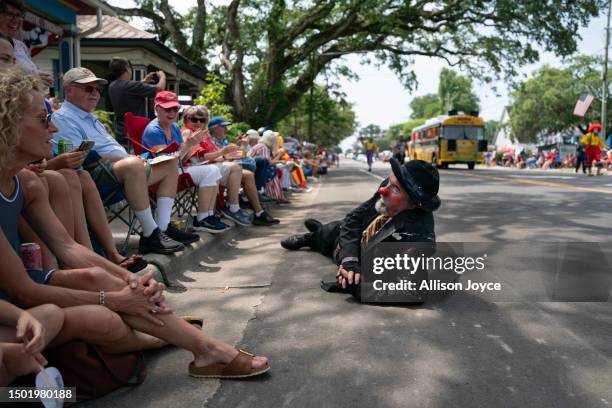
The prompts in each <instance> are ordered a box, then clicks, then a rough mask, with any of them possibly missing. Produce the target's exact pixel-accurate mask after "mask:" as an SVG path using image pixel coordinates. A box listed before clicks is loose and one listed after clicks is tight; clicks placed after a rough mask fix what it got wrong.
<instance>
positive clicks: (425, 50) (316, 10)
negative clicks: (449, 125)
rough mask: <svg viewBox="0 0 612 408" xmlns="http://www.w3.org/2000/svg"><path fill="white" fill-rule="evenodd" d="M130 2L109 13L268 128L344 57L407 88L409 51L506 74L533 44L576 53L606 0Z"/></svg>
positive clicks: (487, 76) (487, 74) (460, 103)
mask: <svg viewBox="0 0 612 408" xmlns="http://www.w3.org/2000/svg"><path fill="white" fill-rule="evenodd" d="M136 3H137V7H134V8H115V10H116V11H117V13H118V14H119V15H123V16H140V17H144V18H145V19H146V20H147V21H149V22H150V24H149V29H150V30H151V31H153V32H155V33H156V34H157V35H158V36H159V38H160V41H162V42H165V43H167V44H168V45H170V46H173V47H175V48H176V50H177V51H178V52H179V53H181V54H182V55H185V56H187V57H188V58H191V59H192V60H194V61H195V62H196V63H197V64H199V65H200V66H204V67H206V69H208V70H210V71H211V72H215V73H216V74H217V76H218V77H219V78H221V80H222V82H223V83H225V84H227V85H228V88H227V92H225V93H223V94H222V95H223V97H224V103H225V104H229V105H231V106H232V107H233V112H232V113H233V114H234V116H235V118H236V119H237V120H241V121H246V122H249V123H252V124H255V125H258V124H264V123H265V124H268V125H271V126H274V125H275V124H276V123H277V122H278V121H279V120H280V119H282V118H284V117H286V116H287V115H289V114H290V112H291V111H292V110H293V109H294V108H295V107H296V106H297V105H298V104H299V103H302V102H301V101H302V96H303V95H304V94H306V93H308V91H309V89H310V88H311V87H312V86H313V84H314V83H315V79H317V78H319V79H320V78H321V77H326V79H331V81H330V82H336V81H334V79H336V78H337V77H339V76H345V77H351V76H354V75H355V74H354V73H353V72H351V70H350V69H349V68H348V67H347V66H346V63H345V61H344V60H343V59H342V56H343V55H349V54H354V53H360V54H361V55H363V58H362V60H363V62H365V63H375V64H384V65H387V66H388V67H389V68H390V69H391V70H393V71H394V72H395V73H396V74H397V76H398V78H400V79H401V80H402V82H403V84H404V86H406V87H407V88H408V89H412V88H414V86H415V84H416V76H415V74H414V71H413V69H412V68H413V64H414V58H415V57H416V56H428V57H432V58H438V59H443V60H446V61H447V62H448V63H450V64H451V65H458V66H460V67H461V68H462V70H463V71H464V72H467V73H469V77H470V78H478V79H481V80H483V81H491V80H493V79H496V78H500V77H501V78H506V79H508V80H510V81H513V80H514V78H516V77H517V71H518V69H519V68H520V66H522V65H525V64H529V63H533V62H535V61H537V60H538V58H539V54H538V52H537V51H536V48H537V47H541V48H543V49H545V50H546V51H549V52H552V53H555V54H557V55H561V56H567V55H570V54H572V53H574V52H575V50H576V40H577V39H578V38H579V36H577V35H576V33H577V31H578V29H579V28H580V27H581V26H585V25H586V24H587V23H588V21H589V20H590V19H591V18H593V17H595V16H597V15H598V14H599V12H600V10H601V9H602V8H603V6H604V5H605V3H606V2H605V1H604V0H572V1H568V0H547V1H533V0H512V1H510V0H494V1H480V0H466V1H460V2H457V1H441V2H428V1H423V2H410V1H397V0H361V1H354V0H321V1H316V2H313V1H311V0H295V1H291V2H288V1H272V2H270V1H263V0H243V1H241V2H240V1H232V2H230V3H229V5H222V6H214V5H211V2H209V1H198V2H197V7H196V8H195V9H194V8H192V9H191V10H190V11H189V13H188V15H187V16H181V15H180V14H179V13H177V12H176V11H175V10H174V9H173V8H172V7H171V6H169V5H168V1H167V0H136ZM215 3H216V2H215ZM225 3H227V2H225ZM445 92H446V91H445ZM445 95H446V93H445ZM443 101H444V105H443V108H444V109H443V111H445V110H446V107H447V106H446V105H447V103H448V100H447V99H443ZM450 101H451V102H452V104H454V105H455V106H454V107H455V108H457V109H463V110H470V109H468V108H471V107H474V105H476V106H477V101H474V100H473V99H470V98H468V99H467V100H462V99H453V98H451V99H450ZM206 102H207V103H210V102H209V101H208V100H207V101H206ZM216 113H219V114H224V113H228V112H226V111H220V112H216Z"/></svg>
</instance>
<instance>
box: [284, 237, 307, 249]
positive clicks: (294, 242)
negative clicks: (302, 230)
mask: <svg viewBox="0 0 612 408" xmlns="http://www.w3.org/2000/svg"><path fill="white" fill-rule="evenodd" d="M310 235H311V234H298V235H292V236H290V237H287V238H285V239H283V240H282V241H281V243H280V244H281V246H282V247H283V248H285V249H289V250H291V251H297V250H298V249H300V248H303V247H307V246H310Z"/></svg>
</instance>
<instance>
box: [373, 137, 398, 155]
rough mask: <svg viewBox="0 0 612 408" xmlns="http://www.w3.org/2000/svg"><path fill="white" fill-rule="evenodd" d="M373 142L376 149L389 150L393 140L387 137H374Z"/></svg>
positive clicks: (380, 150)
mask: <svg viewBox="0 0 612 408" xmlns="http://www.w3.org/2000/svg"><path fill="white" fill-rule="evenodd" d="M374 144H375V145H376V147H378V151H379V152H382V151H383V150H391V146H392V145H393V141H392V140H389V139H387V138H384V139H382V138H381V139H374Z"/></svg>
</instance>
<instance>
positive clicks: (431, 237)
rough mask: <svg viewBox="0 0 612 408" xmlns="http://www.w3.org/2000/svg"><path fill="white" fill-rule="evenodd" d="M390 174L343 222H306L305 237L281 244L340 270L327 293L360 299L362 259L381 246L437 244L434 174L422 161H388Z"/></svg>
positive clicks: (290, 238)
mask: <svg viewBox="0 0 612 408" xmlns="http://www.w3.org/2000/svg"><path fill="white" fill-rule="evenodd" d="M391 169H392V172H391V174H390V175H389V177H388V178H387V179H385V180H384V181H383V182H382V184H381V185H380V188H379V189H378V191H377V192H376V193H375V194H374V195H373V196H372V198H370V199H369V200H368V201H366V202H364V203H363V204H361V205H360V206H358V207H357V208H355V209H354V210H353V211H351V212H350V213H349V214H348V215H347V216H346V217H345V218H344V220H343V221H334V222H331V223H329V224H324V225H323V224H321V223H320V222H319V221H317V220H313V219H308V220H306V221H305V225H306V228H307V229H308V230H309V231H310V232H308V233H306V234H298V235H293V236H290V237H288V238H285V239H283V240H282V241H281V245H282V246H283V248H285V249H289V250H298V249H300V248H303V247H309V248H311V249H312V250H314V251H317V252H320V253H322V254H323V255H326V256H329V257H331V258H332V259H333V260H334V262H335V263H336V265H338V271H337V273H336V279H337V282H336V284H335V285H331V286H329V287H327V289H326V290H331V291H341V290H346V291H348V292H350V293H352V294H353V295H355V296H358V295H359V290H358V289H359V287H358V285H359V282H360V280H361V269H360V268H361V254H362V253H365V252H366V251H367V250H368V246H369V245H370V246H371V245H377V244H378V243H381V242H413V243H431V244H433V245H435V240H436V238H435V233H434V218H433V214H432V213H433V211H435V210H437V209H438V207H440V199H439V198H438V186H439V179H440V177H439V175H438V171H437V170H436V169H435V168H434V167H433V166H431V165H430V164H428V163H425V162H424V161H421V160H410V161H409V162H408V163H406V164H404V165H401V164H399V162H397V161H396V160H395V159H391Z"/></svg>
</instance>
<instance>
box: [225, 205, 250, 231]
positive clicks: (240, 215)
mask: <svg viewBox="0 0 612 408" xmlns="http://www.w3.org/2000/svg"><path fill="white" fill-rule="evenodd" d="M223 216H224V217H225V218H229V219H230V220H232V221H234V222H235V223H236V224H239V225H243V226H245V227H246V226H249V225H251V224H252V222H251V217H250V216H249V214H248V213H246V212H245V211H244V210H238V211H236V212H231V211H230V209H229V206H225V208H224V209H223Z"/></svg>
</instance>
